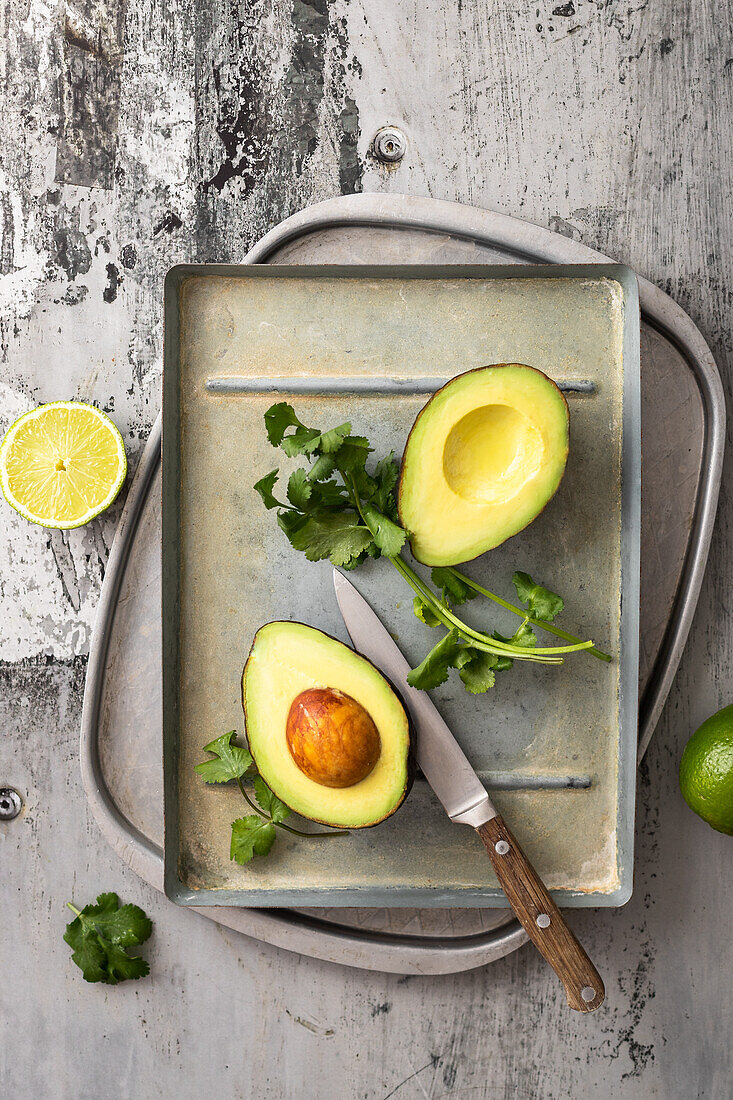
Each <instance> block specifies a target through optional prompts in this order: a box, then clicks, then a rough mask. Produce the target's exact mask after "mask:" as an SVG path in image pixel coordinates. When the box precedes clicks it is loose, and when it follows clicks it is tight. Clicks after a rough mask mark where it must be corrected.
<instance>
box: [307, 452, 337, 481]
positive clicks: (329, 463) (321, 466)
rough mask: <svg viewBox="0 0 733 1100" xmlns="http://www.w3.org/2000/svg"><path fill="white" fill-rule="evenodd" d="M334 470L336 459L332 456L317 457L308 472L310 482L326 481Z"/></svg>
mask: <svg viewBox="0 0 733 1100" xmlns="http://www.w3.org/2000/svg"><path fill="white" fill-rule="evenodd" d="M335 469H336V459H335V458H334V457H333V455H332V454H328V455H319V456H318V458H317V459H316V461H315V462H314V463H313V465H312V466H311V468H310V470H309V471H308V478H309V480H310V481H327V480H328V478H329V477H330V476H331V474H332V473H333V471H334V470H335Z"/></svg>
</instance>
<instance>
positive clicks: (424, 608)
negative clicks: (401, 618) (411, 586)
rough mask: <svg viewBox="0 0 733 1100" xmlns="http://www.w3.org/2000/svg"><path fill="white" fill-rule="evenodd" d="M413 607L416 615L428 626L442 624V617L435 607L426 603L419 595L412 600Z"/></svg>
mask: <svg viewBox="0 0 733 1100" xmlns="http://www.w3.org/2000/svg"><path fill="white" fill-rule="evenodd" d="M412 607H413V610H414V612H415V617H416V618H418V619H419V620H420V622H421V623H425V625H426V626H439V625H440V619H439V618H438V616H437V615H436V614H435V612H434V611H433V609H432V608H431V607H428V605H427V604H426V603H423V602H422V600H421V599H420V597H419V596H415V599H414V600H413V601H412Z"/></svg>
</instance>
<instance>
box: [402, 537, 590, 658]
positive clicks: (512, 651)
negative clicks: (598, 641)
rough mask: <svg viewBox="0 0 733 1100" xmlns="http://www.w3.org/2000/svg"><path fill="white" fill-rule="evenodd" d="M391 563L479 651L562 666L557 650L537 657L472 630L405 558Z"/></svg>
mask: <svg viewBox="0 0 733 1100" xmlns="http://www.w3.org/2000/svg"><path fill="white" fill-rule="evenodd" d="M389 560H390V561H391V562H392V564H393V565H394V567H395V569H397V571H398V572H399V573H400V574H401V575H402V576H403V577H404V579H405V580H406V581H407V583H408V584H409V585H410V587H411V588H412V589H413V591H414V592H416V593H417V595H418V596H419V597H420V598H421V599H423V600H425V602H426V603H427V604H429V606H430V607H431V608H432V609H433V611H434V612H435V614H436V616H437V617H438V618H439V619H440V621H441V622H442V624H443V626H445V627H447V629H448V630H451V629H453V628H455V629H456V630H457V631H458V632H459V634H461V636H462V637H463V638H465V639H466V641H468V642H470V643H471V644H472V645H474V646H475V647H476V648H477V649H481V650H483V651H484V652H485V653H491V654H493V655H494V656H495V657H511V658H512V660H517V661H534V662H535V663H537V664H560V663H561V662H562V657H559V656H555V654H556V653H557V650H556V649H548V650H541V651H540V652H539V653H538V652H537V651H536V650H534V649H523V648H521V647H520V646H513V645H509V644H507V643H506V642H499V641H497V640H496V639H495V638H491V637H490V636H489V635H488V634H483V633H479V631H476V630H473V629H472V628H471V627H469V626H467V625H466V624H465V623H464V622H463V621H462V620H461V619H459V618H458V616H457V615H454V614H453V613H452V611H450V610H449V609H448V608H447V607H445V605H444V604H442V603H440V601H439V600H438V599H437V598H436V597H435V595H434V594H433V593H432V592H431V591H430V589H429V588H428V587H427V585H426V584H424V582H423V581H422V580H421V579H420V577H418V575H417V573H415V571H414V570H413V569H412V568H411V567H410V566H409V565H408V564H407V562H406V561H405V559H404V558H403V557H401V556H399V555H398V556H396V557H394V558H390V559H389ZM583 648H585V646H583ZM558 649H559V652H560V653H564V652H566V649H565V648H564V647H558Z"/></svg>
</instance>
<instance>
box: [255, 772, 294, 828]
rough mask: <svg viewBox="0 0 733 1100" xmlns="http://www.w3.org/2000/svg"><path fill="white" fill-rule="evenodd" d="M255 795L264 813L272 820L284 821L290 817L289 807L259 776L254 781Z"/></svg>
mask: <svg viewBox="0 0 733 1100" xmlns="http://www.w3.org/2000/svg"><path fill="white" fill-rule="evenodd" d="M254 788H255V797H256V799H257V801H258V802H259V804H260V806H261V807H262V809H263V810H264V811H265V813H266V814H269V815H270V817H271V818H272V820H273V821H274V822H278V821H284V820H285V818H286V817H290V812H291V811H290V807H289V806H286V805H285V803H284V802H281V801H280V799H279V798H278V797H277V795H276V794H275V793H274V791H271V790H270V788H269V787H268V786H267V784H266V783H265V781H264V779H263V778H262V777H261V776H259V775H258V776H257V778H256V779H255V781H254Z"/></svg>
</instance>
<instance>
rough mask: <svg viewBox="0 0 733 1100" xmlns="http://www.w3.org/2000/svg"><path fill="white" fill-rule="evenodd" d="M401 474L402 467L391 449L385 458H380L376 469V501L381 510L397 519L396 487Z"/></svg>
mask: <svg viewBox="0 0 733 1100" xmlns="http://www.w3.org/2000/svg"><path fill="white" fill-rule="evenodd" d="M399 476H400V468H399V466H398V465H397V462H396V461H395V457H394V451H390V452H389V454H388V455H385V457H384V458H380V460H379V462H378V463H377V468H376V470H375V471H374V480H375V481H376V482H377V486H378V488H377V492H376V494H375V497H374V503H375V504H376V505H377V507H378V508H379V510H380V511H382V512H384V514H385V515H387V516H389V517H390V519H393V520H397V507H396V504H395V501H394V489H395V486H396V485H397V479H398V478H399Z"/></svg>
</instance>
